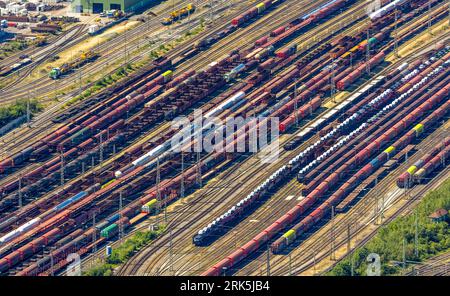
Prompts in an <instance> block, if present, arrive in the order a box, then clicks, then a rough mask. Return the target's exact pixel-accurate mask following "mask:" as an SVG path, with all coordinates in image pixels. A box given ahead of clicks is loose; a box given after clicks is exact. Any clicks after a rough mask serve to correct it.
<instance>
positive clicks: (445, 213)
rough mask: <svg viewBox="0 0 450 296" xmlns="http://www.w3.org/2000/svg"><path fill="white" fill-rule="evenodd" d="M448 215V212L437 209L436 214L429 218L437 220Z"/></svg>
mask: <svg viewBox="0 0 450 296" xmlns="http://www.w3.org/2000/svg"><path fill="white" fill-rule="evenodd" d="M447 214H448V211H447V210H445V209H439V210H437V211H436V212H434V213H432V214H431V215H430V216H428V217H430V218H431V219H439V218H442V217H444V216H446V215H447Z"/></svg>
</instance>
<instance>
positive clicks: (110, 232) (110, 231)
mask: <svg viewBox="0 0 450 296" xmlns="http://www.w3.org/2000/svg"><path fill="white" fill-rule="evenodd" d="M117 227H118V226H117V224H115V223H114V224H111V225H109V226H108V227H106V228H105V229H103V230H102V231H100V235H101V236H102V237H104V238H109V237H110V236H111V235H113V234H114V231H115V230H116V229H117Z"/></svg>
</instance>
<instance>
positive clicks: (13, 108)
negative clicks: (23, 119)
mask: <svg viewBox="0 0 450 296" xmlns="http://www.w3.org/2000/svg"><path fill="white" fill-rule="evenodd" d="M41 110H42V105H41V104H40V103H39V102H38V101H37V100H30V112H31V115H33V114H34V113H36V112H39V111H41ZM26 113H27V100H19V101H16V102H15V103H14V104H11V105H8V106H5V107H0V126H3V125H5V124H7V123H9V122H11V121H13V120H14V119H16V118H19V117H20V116H22V115H25V114H26Z"/></svg>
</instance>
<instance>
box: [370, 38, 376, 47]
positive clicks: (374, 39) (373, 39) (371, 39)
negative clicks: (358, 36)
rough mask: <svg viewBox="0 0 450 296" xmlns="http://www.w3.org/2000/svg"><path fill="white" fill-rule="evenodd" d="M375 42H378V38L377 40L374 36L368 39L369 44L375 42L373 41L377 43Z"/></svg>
mask: <svg viewBox="0 0 450 296" xmlns="http://www.w3.org/2000/svg"><path fill="white" fill-rule="evenodd" d="M377 42H378V40H377V38H375V37H372V38H370V39H369V44H370V45H372V44H375V43H377Z"/></svg>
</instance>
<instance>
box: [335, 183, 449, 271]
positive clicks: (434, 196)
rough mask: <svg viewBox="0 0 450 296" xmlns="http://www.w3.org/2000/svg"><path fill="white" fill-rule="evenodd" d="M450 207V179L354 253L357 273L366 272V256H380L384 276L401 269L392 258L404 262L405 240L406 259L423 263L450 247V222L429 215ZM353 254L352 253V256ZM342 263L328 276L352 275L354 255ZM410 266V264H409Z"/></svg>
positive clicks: (354, 265)
mask: <svg viewBox="0 0 450 296" xmlns="http://www.w3.org/2000/svg"><path fill="white" fill-rule="evenodd" d="M441 208H444V209H447V210H448V209H450V179H448V180H446V181H445V182H444V183H443V184H442V185H441V186H440V187H439V188H438V189H436V190H433V191H431V192H429V193H428V194H427V195H426V196H425V197H424V198H423V200H422V201H421V202H420V203H419V204H418V206H417V208H416V209H415V212H414V213H412V214H409V215H407V216H404V217H399V218H397V219H395V220H394V221H392V222H391V223H389V224H388V225H386V226H384V227H382V228H381V229H380V230H379V232H378V233H377V235H376V236H374V237H373V238H372V239H371V240H370V241H369V242H368V243H367V244H366V245H365V246H364V247H361V248H359V249H357V250H356V251H355V252H354V255H353V267H354V275H366V271H367V263H368V262H367V256H368V255H369V254H370V253H376V254H378V255H380V261H381V275H395V274H399V273H400V272H401V271H402V268H401V267H400V266H398V264H393V261H397V262H403V241H404V242H405V258H406V261H415V262H422V261H424V260H426V259H428V258H430V257H434V256H436V255H438V254H440V253H444V252H447V251H449V250H450V227H449V223H448V222H432V221H431V219H429V218H428V216H429V215H430V214H431V213H433V212H435V211H436V210H438V209H441ZM416 215H417V225H418V254H417V255H416V254H415V229H416V227H415V225H416V223H415V221H416ZM349 257H350V256H349ZM349 257H348V258H345V259H344V260H342V261H341V262H339V263H338V264H337V265H336V266H335V267H334V268H333V269H332V270H331V271H330V272H329V273H328V275H334V276H348V275H351V266H352V260H351V258H349ZM407 267H408V265H407Z"/></svg>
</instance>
